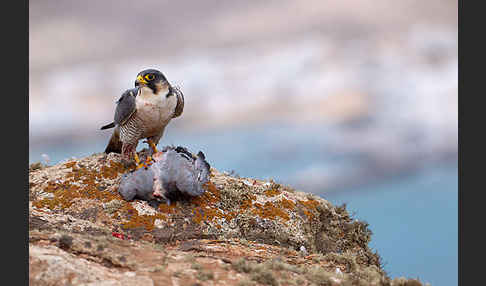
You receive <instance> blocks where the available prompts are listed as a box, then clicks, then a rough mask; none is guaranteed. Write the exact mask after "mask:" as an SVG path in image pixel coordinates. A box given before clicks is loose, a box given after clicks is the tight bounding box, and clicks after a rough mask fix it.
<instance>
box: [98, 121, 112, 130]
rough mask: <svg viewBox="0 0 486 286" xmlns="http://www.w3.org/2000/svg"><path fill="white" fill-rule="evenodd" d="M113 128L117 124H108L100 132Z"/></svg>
mask: <svg viewBox="0 0 486 286" xmlns="http://www.w3.org/2000/svg"><path fill="white" fill-rule="evenodd" d="M113 127H115V122H112V123H110V124H106V125H105V126H102V127H101V128H100V130H104V129H109V128H113Z"/></svg>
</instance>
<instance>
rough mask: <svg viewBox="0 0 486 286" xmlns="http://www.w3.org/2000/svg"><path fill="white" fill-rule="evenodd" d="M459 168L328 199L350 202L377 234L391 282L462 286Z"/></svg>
mask: <svg viewBox="0 0 486 286" xmlns="http://www.w3.org/2000/svg"><path fill="white" fill-rule="evenodd" d="M457 174H458V173H457V165H455V166H437V167H435V168H432V169H427V170H423V171H422V172H420V173H418V174H415V175H410V176H407V177H402V178H398V179H395V180H393V181H389V182H386V183H383V184H380V185H374V186H370V187H367V188H357V189H353V190H349V191H348V192H339V193H336V194H330V195H323V196H322V197H324V198H326V199H327V200H329V201H331V202H332V203H334V204H342V203H347V210H348V211H349V213H354V217H355V218H358V219H360V220H365V221H367V222H368V223H369V224H370V229H371V230H372V231H373V235H372V237H371V242H370V247H371V248H373V249H375V250H377V251H378V253H379V254H380V255H381V257H382V259H383V262H384V264H385V266H384V267H385V270H386V271H387V273H388V274H389V275H390V277H392V278H395V277H400V276H405V277H408V278H419V279H420V281H422V282H429V283H431V285H440V286H448V285H458V175H457Z"/></svg>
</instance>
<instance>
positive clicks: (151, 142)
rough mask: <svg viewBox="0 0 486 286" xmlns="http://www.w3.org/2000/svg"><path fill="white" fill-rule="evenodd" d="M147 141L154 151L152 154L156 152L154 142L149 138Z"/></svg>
mask: <svg viewBox="0 0 486 286" xmlns="http://www.w3.org/2000/svg"><path fill="white" fill-rule="evenodd" d="M147 143H148V144H149V145H150V147H151V148H152V151H154V154H155V153H157V152H158V151H157V147H156V146H155V143H154V141H152V140H150V139H147Z"/></svg>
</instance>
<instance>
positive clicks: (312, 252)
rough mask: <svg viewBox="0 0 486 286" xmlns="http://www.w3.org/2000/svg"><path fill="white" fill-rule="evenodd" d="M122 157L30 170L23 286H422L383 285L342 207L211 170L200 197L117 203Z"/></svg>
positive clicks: (361, 234) (363, 232) (357, 226)
mask: <svg viewBox="0 0 486 286" xmlns="http://www.w3.org/2000/svg"><path fill="white" fill-rule="evenodd" d="M129 168H130V167H128V166H124V165H123V164H122V163H121V159H120V156H119V155H118V154H109V155H106V154H94V155H92V156H89V157H86V158H82V159H76V160H71V161H68V162H65V163H61V164H57V165H55V166H50V167H47V166H43V165H42V164H33V165H31V166H30V168H29V265H30V267H29V278H30V279H29V280H30V283H31V285H66V284H69V285H71V284H74V285H422V284H421V283H420V282H419V281H417V280H407V279H404V278H401V279H395V280H391V279H390V278H389V277H388V276H387V275H386V273H385V272H384V271H383V269H382V266H381V262H380V257H379V255H378V254H377V253H376V252H373V251H371V249H370V248H369V247H368V243H369V241H370V238H371V231H370V230H369V229H368V227H367V224H366V223H364V222H361V221H358V220H356V219H353V218H352V217H350V215H349V214H348V213H347V211H346V210H345V206H333V205H332V204H331V203H329V202H328V201H326V200H324V199H322V198H320V197H317V196H314V195H311V194H306V193H303V192H299V191H296V190H294V189H292V188H290V187H288V186H283V185H280V184H278V183H276V182H273V181H262V180H256V179H249V178H236V177H232V176H230V175H228V174H223V173H220V172H218V171H217V170H215V169H213V168H212V169H211V176H210V182H209V183H208V184H207V185H206V192H205V193H204V194H203V195H202V196H200V197H196V198H191V199H190V200H187V201H178V202H174V203H171V204H170V205H167V204H160V205H159V206H158V207H156V208H154V207H153V206H150V205H149V204H148V203H147V202H145V201H131V202H126V201H124V200H123V199H122V198H121V196H120V195H119V194H118V192H117V188H118V184H119V182H120V178H121V175H122V174H123V173H125V172H128V171H129Z"/></svg>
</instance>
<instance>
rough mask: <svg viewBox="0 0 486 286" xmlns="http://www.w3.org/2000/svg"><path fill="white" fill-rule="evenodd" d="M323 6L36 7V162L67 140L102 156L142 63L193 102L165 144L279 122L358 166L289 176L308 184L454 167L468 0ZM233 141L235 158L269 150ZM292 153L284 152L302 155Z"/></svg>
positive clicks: (310, 167)
mask: <svg viewBox="0 0 486 286" xmlns="http://www.w3.org/2000/svg"><path fill="white" fill-rule="evenodd" d="M311 2H312V3H306V4H305V5H304V4H298V3H295V2H292V1H283V2H277V1H270V2H268V3H266V4H265V5H263V4H257V3H256V2H252V3H251V4H250V3H239V4H236V3H232V4H231V5H229V4H224V5H220V4H218V3H219V2H218V3H217V2H215V1H208V2H207V3H205V4H197V3H192V2H190V3H189V2H181V3H179V4H175V3H170V4H169V3H168V2H160V3H159V2H157V3H153V2H151V1H142V2H141V3H139V4H136V5H135V4H128V5H125V6H121V5H112V6H110V7H111V9H112V10H111V13H106V11H105V10H106V9H107V7H108V5H107V4H109V3H111V2H110V1H108V2H106V3H105V2H103V4H101V3H97V2H92V3H90V5H83V4H80V3H73V2H62V3H56V2H53V1H46V2H34V3H32V5H31V7H30V66H29V69H30V82H29V86H30V98H29V105H30V106H29V109H30V110H29V134H30V162H33V161H39V160H41V159H40V158H41V155H42V154H43V153H45V154H47V155H49V156H50V157H51V158H57V157H58V156H57V154H54V153H58V152H60V151H58V150H59V148H56V149H54V150H53V148H51V147H52V146H58V145H73V146H78V145H80V144H81V143H82V144H85V146H89V147H90V148H93V149H92V151H91V152H87V153H84V154H85V155H89V154H91V153H94V152H100V151H102V150H103V148H104V146H101V145H102V143H101V142H102V141H106V140H107V139H108V137H109V132H108V133H107V132H101V131H100V130H98V129H99V127H100V126H101V125H103V124H105V123H108V122H110V121H111V120H112V117H113V111H114V108H115V104H114V101H115V100H117V99H118V97H119V96H120V94H121V93H122V92H123V91H124V90H125V89H127V88H130V87H132V85H133V81H134V75H135V74H136V73H137V72H138V71H140V70H142V69H144V68H147V67H155V68H158V69H160V70H161V71H162V72H164V73H165V75H166V76H167V77H168V79H169V81H171V82H172V83H173V84H176V85H179V86H180V87H181V88H182V90H183V92H184V94H185V97H186V107H185V110H184V114H183V116H182V117H181V118H180V119H177V120H174V121H173V122H171V124H170V127H169V128H168V130H167V132H166V135H165V136H164V139H162V141H161V144H166V142H167V141H165V139H166V138H168V136H169V133H174V132H175V133H174V136H175V138H173V139H172V142H171V143H172V144H180V143H179V142H178V139H179V138H181V136H185V134H188V136H192V138H191V142H197V141H198V140H200V141H201V142H203V141H204V140H206V139H204V136H206V135H205V134H209V133H211V134H226V135H228V134H231V131H232V130H234V131H235V132H250V133H251V132H253V131H252V130H257V131H255V134H256V133H258V132H260V133H263V134H265V132H269V133H272V131H273V133H275V132H274V129H275V126H278V128H280V130H281V131H282V132H284V134H292V133H296V132H297V133H299V135H298V136H299V137H298V139H299V140H296V138H289V137H288V136H285V135H281V136H279V140H280V141H274V142H269V144H273V145H283V146H287V147H288V146H289V145H288V144H287V142H288V141H292V142H295V143H294V144H300V146H301V147H302V148H306V149H308V151H309V152H312V153H314V154H321V156H320V157H321V159H322V158H324V157H339V158H344V159H345V160H347V161H349V162H351V161H352V162H353V163H352V164H341V165H339V166H337V165H335V166H334V167H332V166H331V165H333V164H329V162H325V159H322V160H323V161H322V160H321V161H318V160H316V161H315V162H310V161H309V162H308V164H307V165H305V164H301V168H300V169H299V170H298V171H296V172H295V173H294V174H286V176H285V177H286V178H289V180H288V183H291V184H294V185H297V186H299V187H301V188H302V189H304V190H305V191H315V190H317V189H320V190H324V189H337V188H341V184H343V183H344V182H348V183H351V182H356V184H357V185H359V184H360V183H363V182H364V181H365V180H366V179H378V180H379V179H380V176H383V177H384V178H386V177H387V176H388V175H390V174H400V173H401V172H408V171H410V170H413V169H414V168H415V169H417V168H420V167H423V166H425V165H428V164H431V163H432V164H434V163H437V162H442V160H444V159H445V160H449V161H450V162H452V163H453V162H454V160H456V157H457V64H458V58H457V15H456V12H455V11H456V7H454V5H456V4H455V3H454V2H451V1H446V2H444V1H429V2H426V3H422V2H418V1H406V2H402V3H393V4H391V3H388V2H386V1H378V2H379V3H376V2H372V1H360V2H353V3H352V4H351V3H350V2H346V1H344V2H342V3H338V2H335V3H333V4H332V6H329V5H327V4H323V3H321V2H319V1H311ZM112 4H115V2H113V3H112ZM445 4H447V5H445ZM130 5H133V6H130ZM144 6H150V7H151V9H147V10H146V9H143V8H142V7H144ZM168 9H169V10H168ZM160 11H163V12H164V15H165V17H163V18H161V17H160V15H159V14H158V13H160ZM137 13H140V14H137ZM133 15H137V17H132V16H133ZM309 126H311V127H310V128H309ZM278 128H277V129H278ZM265 130H266V131H265ZM298 130H308V132H307V133H306V132H299V131H298ZM317 134H320V135H317ZM323 134H326V136H321V135H323ZM229 136H231V135H229ZM263 136H264V135H263ZM316 136H317V137H318V138H320V139H318V140H317V142H315V140H316ZM249 140H250V141H251V140H253V139H249ZM266 140H267V139H266ZM268 140H270V141H271V139H268ZM268 140H267V141H268ZM206 141H207V140H206ZM296 141H298V142H296ZM83 142H84V143H83ZM228 143H229V144H232V142H228ZM212 144H215V142H212ZM233 144H234V145H235V148H234V150H233V151H234V152H243V153H245V152H248V151H247V149H248V148H252V149H253V148H259V146H257V145H253V144H251V142H248V143H246V144H240V145H241V146H239V145H238V142H235V143H233ZM99 147H101V148H99ZM237 147H239V148H237ZM196 148H197V147H196ZM199 148H201V149H202V148H209V147H208V146H204V145H202V146H200V147H199ZM273 148H277V149H278V148H279V147H278V146H276V147H270V148H269V149H268V150H269V151H270V150H272V149H273ZM61 149H62V148H61ZM287 149H289V148H287ZM203 150H204V149H203ZM290 151H291V150H290V149H289V150H287V151H286V152H281V154H280V156H283V157H282V158H280V159H279V160H281V159H285V158H287V159H291V158H292V157H291V156H290V157H289V155H290V154H288V153H287V152H290ZM228 152H231V150H230V149H228ZM60 156H64V157H63V158H64V159H67V158H69V157H70V156H75V155H74V154H72V155H70V154H68V153H65V154H62V155H60ZM276 156H279V155H278V154H276V152H273V153H272V155H270V156H265V154H263V155H260V157H259V159H260V160H274V159H275V157H276ZM210 158H211V157H210ZM357 158H360V160H358V159H357ZM248 159H250V160H254V158H251V157H249V158H248ZM277 161H278V160H277ZM217 162H218V164H221V165H224V164H222V163H220V162H219V161H217ZM51 163H55V161H54V160H53V161H51ZM218 164H217V165H215V167H217V168H218ZM328 166H331V169H329V168H328ZM250 168H251V167H250ZM235 171H236V172H241V173H247V172H246V170H244V169H243V170H235ZM342 174H347V175H346V176H347V177H348V178H344V179H343V178H338V176H340V175H342ZM252 175H253V174H252ZM270 175H271V173H268V174H261V176H264V177H266V176H270ZM289 176H290V177H289ZM348 185H349V184H348ZM348 185H344V187H348Z"/></svg>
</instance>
